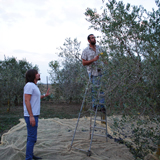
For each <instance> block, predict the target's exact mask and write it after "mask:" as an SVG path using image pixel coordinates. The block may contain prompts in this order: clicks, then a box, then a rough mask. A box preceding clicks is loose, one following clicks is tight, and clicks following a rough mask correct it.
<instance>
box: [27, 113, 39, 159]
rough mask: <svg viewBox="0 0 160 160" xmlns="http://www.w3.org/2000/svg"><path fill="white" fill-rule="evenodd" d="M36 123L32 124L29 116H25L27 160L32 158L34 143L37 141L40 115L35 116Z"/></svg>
mask: <svg viewBox="0 0 160 160" xmlns="http://www.w3.org/2000/svg"><path fill="white" fill-rule="evenodd" d="M34 118H35V121H36V125H35V126H34V127H32V126H31V125H30V120H29V117H24V119H25V121H26V125H27V146H26V160H32V157H33V148H34V144H35V143H36V141H37V128H38V116H34Z"/></svg>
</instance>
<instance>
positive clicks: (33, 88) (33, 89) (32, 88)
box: [23, 82, 41, 117]
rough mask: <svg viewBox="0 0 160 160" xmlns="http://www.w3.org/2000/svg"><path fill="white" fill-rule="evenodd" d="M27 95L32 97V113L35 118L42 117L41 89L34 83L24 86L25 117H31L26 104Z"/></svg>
mask: <svg viewBox="0 0 160 160" xmlns="http://www.w3.org/2000/svg"><path fill="white" fill-rule="evenodd" d="M25 94H30V95H31V100H30V103H31V108H32V113H33V115H34V116H37V115H40V99H41V93H40V90H39V88H38V87H37V85H36V84H34V83H33V82H28V83H26V85H25V86H24V93H23V109H24V116H27V117H28V116H29V114H28V111H27V108H26V104H25V96H24V95H25Z"/></svg>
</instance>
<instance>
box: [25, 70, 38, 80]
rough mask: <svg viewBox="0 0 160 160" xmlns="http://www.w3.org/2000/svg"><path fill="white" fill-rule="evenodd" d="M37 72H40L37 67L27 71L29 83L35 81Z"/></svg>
mask: <svg viewBox="0 0 160 160" xmlns="http://www.w3.org/2000/svg"><path fill="white" fill-rule="evenodd" d="M37 73H38V71H37V70H36V69H29V70H28V71H27V72H26V83H28V82H33V83H34V79H35V77H36V74H37Z"/></svg>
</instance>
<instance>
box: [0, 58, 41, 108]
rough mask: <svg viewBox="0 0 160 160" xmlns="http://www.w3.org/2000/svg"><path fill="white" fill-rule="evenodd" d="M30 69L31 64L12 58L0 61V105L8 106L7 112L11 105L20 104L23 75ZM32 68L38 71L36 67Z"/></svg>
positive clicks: (23, 81)
mask: <svg viewBox="0 0 160 160" xmlns="http://www.w3.org/2000/svg"><path fill="white" fill-rule="evenodd" d="M30 68H32V64H30V63H28V62H27V61H26V60H20V61H17V60H16V58H14V57H12V58H5V59H4V61H0V95H1V96H0V101H1V105H3V104H8V111H9V110H10V106H11V105H13V104H14V105H17V104H19V103H20V102H22V98H23V87H24V85H25V73H26V71H27V70H28V69H30ZM34 68H35V69H38V67H37V66H34Z"/></svg>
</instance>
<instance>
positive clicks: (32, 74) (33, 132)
mask: <svg viewBox="0 0 160 160" xmlns="http://www.w3.org/2000/svg"><path fill="white" fill-rule="evenodd" d="M38 80H40V74H39V73H38V72H37V70H35V69H30V70H28V71H27V72H26V85H25V86H24V93H23V109H24V119H25V121H26V125H27V146H26V160H32V159H42V158H41V157H36V156H35V155H34V154H33V148H34V144H35V143H36V141H37V128H38V116H39V115H40V99H41V98H44V97H47V96H48V95H49V89H48V90H47V92H46V94H45V95H41V93H40V90H39V88H38V87H37V82H38Z"/></svg>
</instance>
